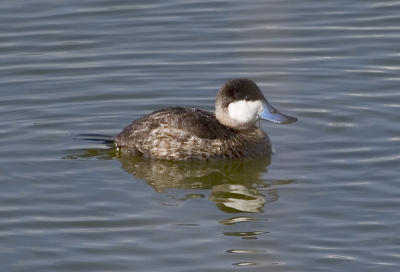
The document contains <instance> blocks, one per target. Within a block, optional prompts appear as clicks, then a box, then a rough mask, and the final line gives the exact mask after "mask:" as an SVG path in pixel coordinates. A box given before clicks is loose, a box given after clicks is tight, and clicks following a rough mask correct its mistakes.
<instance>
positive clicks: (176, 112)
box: [114, 78, 297, 160]
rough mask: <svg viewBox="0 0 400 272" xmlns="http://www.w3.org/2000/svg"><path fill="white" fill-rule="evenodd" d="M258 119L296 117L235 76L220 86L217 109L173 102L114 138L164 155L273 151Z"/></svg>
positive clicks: (127, 150)
mask: <svg viewBox="0 0 400 272" xmlns="http://www.w3.org/2000/svg"><path fill="white" fill-rule="evenodd" d="M259 119H266V120H269V121H272V122H274V123H292V122H295V121H296V120H297V119H296V118H294V117H290V116H287V115H284V114H282V113H280V112H279V111H278V110H276V109H275V108H274V107H272V106H271V105H270V104H269V103H268V101H267V100H266V99H265V97H264V95H263V94H262V92H261V91H260V89H259V88H258V86H257V85H256V84H255V83H254V82H253V81H251V80H249V79H245V78H243V79H234V80H230V81H228V82H226V83H225V84H224V85H223V86H222V87H221V89H220V90H219V92H218V94H217V97H216V102H215V114H214V113H211V112H208V111H204V110H201V109H197V108H192V107H169V108H164V109H161V110H157V111H154V112H152V113H150V114H148V115H145V116H143V117H141V118H139V119H137V120H135V121H133V122H132V123H131V124H129V125H128V126H127V127H126V128H125V129H123V130H122V131H121V133H119V134H118V135H117V136H116V137H115V138H114V143H115V146H116V148H117V151H119V152H121V153H123V154H130V155H134V156H143V157H147V158H151V159H164V160H209V159H235V158H259V157H265V156H268V155H270V154H271V143H270V140H269V137H268V135H267V134H266V133H265V132H263V131H262V130H261V129H260V128H259V127H257V126H256V124H257V121H258V120H259Z"/></svg>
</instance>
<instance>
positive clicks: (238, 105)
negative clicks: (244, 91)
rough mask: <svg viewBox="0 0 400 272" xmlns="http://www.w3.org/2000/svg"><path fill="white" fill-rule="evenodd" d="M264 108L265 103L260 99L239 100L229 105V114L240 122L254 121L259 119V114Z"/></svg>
mask: <svg viewBox="0 0 400 272" xmlns="http://www.w3.org/2000/svg"><path fill="white" fill-rule="evenodd" d="M262 109H263V103H262V102H261V101H260V100H256V101H246V100H239V101H235V102H232V103H230V104H229V105H228V114H229V116H230V117H231V118H232V119H234V120H236V121H238V122H240V123H252V122H255V121H256V120H257V119H258V114H259V113H260V112H261V111H262Z"/></svg>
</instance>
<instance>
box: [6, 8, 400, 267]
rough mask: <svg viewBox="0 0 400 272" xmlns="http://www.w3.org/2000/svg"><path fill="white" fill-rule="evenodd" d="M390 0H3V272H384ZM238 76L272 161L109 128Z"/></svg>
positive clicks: (398, 63)
mask: <svg viewBox="0 0 400 272" xmlns="http://www.w3.org/2000/svg"><path fill="white" fill-rule="evenodd" d="M399 14H400V3H399V2H398V1H390V0H384V1H367V0H363V1H340V0H335V1H285V0H283V1H274V0H269V1H223V0H222V1H217V0H216V1H208V2H205V1H194V0H193V1H182V0H173V1H157V0H154V1H135V2H133V1H123V0H120V1H100V0H92V1H89V0H87V1H65V2H63V3H61V2H55V1H49V0H42V1H34V2H32V1H24V0H20V1H2V2H1V3H0V79H1V80H0V93H1V99H0V145H1V149H0V186H1V187H0V188H1V189H0V267H1V270H2V271H174V272H176V271H397V270H398V267H399V265H400V238H399V235H398V234H399V229H400V216H399V214H398V210H399V207H400V200H399V199H400V186H399V182H398V181H399V178H398V176H399V162H400V149H399V143H400V129H399V122H400V113H399V108H400V94H399V78H400V77H399V76H400V75H399V70H400V58H399V57H400V51H399V44H400V15H399ZM234 77H250V78H252V79H254V80H255V81H256V82H257V83H258V84H259V86H260V87H261V88H262V89H263V91H264V93H265V95H266V96H267V98H268V99H269V101H270V102H271V103H272V104H273V105H275V106H276V107H277V108H279V109H281V110H282V112H285V113H288V114H290V115H293V116H297V117H298V118H299V121H298V122H297V123H296V124H294V125H290V126H277V125H274V124H268V123H262V127H263V129H264V130H265V131H267V132H268V134H269V135H270V137H271V139H272V142H273V146H274V149H275V154H274V155H273V156H272V158H271V161H270V162H269V161H268V160H257V161H255V162H248V161H239V162H229V161H228V162H218V163H217V162H211V163H198V164H196V163H194V164H193V163H179V164H173V163H167V162H153V163H149V162H147V161H143V160H141V159H138V158H134V159H132V158H116V157H115V153H114V151H113V150H109V147H108V146H107V145H104V144H101V143H98V142H90V141H83V140H79V139H76V135H77V134H81V133H96V134H107V135H115V134H117V133H118V132H119V131H120V130H121V129H122V128H123V127H124V126H126V125H127V124H128V123H129V122H130V121H132V120H133V119H135V118H138V117H139V116H141V115H143V114H145V113H148V112H151V111H152V110H155V109H158V108H161V107H165V106H171V105H190V106H197V107H200V108H203V109H206V110H210V111H212V110H213V103H214V98H215V94H216V91H217V90H218V88H219V87H220V86H221V85H222V84H223V82H224V81H225V80H227V79H230V78H234Z"/></svg>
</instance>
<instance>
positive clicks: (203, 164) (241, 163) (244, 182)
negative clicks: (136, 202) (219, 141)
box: [119, 155, 288, 212]
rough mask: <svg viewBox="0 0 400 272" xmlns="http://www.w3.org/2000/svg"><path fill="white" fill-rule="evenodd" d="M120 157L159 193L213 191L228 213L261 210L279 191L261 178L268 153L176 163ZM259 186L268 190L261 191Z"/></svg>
mask: <svg viewBox="0 0 400 272" xmlns="http://www.w3.org/2000/svg"><path fill="white" fill-rule="evenodd" d="M119 160H120V161H121V163H122V167H123V168H124V169H125V170H126V171H127V172H129V173H131V174H133V175H134V176H135V177H136V178H140V179H144V180H145V181H146V182H147V183H148V184H149V185H150V186H151V187H153V188H154V190H155V191H157V192H164V191H166V190H169V189H186V190H190V189H192V190H193V189H194V190H211V195H210V197H209V199H210V200H211V201H213V202H215V203H216V204H217V206H218V207H219V208H220V209H221V210H223V211H225V212H261V211H262V208H263V207H264V205H265V204H266V203H268V202H272V201H276V200H277V199H278V194H277V190H276V189H273V188H272V189H271V188H268V187H269V186H270V185H271V184H266V183H265V181H263V180H262V179H261V178H260V176H261V174H262V173H264V172H266V171H267V166H268V164H269V162H270V157H269V156H267V157H265V158H260V159H240V160H239V159H235V160H211V161H178V162H174V161H165V160H147V159H143V158H141V157H132V156H124V155H122V156H120V157H119ZM287 182H288V181H278V183H287ZM274 183H276V181H274ZM259 187H262V188H263V189H265V191H263V193H260V191H259Z"/></svg>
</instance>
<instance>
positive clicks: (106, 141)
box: [74, 133, 114, 144]
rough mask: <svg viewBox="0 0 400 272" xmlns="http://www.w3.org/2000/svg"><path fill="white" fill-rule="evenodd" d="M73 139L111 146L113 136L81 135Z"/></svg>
mask: <svg viewBox="0 0 400 272" xmlns="http://www.w3.org/2000/svg"><path fill="white" fill-rule="evenodd" d="M74 138H75V139H79V140H84V141H90V142H99V143H102V144H113V143H114V136H110V135H106V134H95V133H82V134H77V135H76V136H75V137H74Z"/></svg>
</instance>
